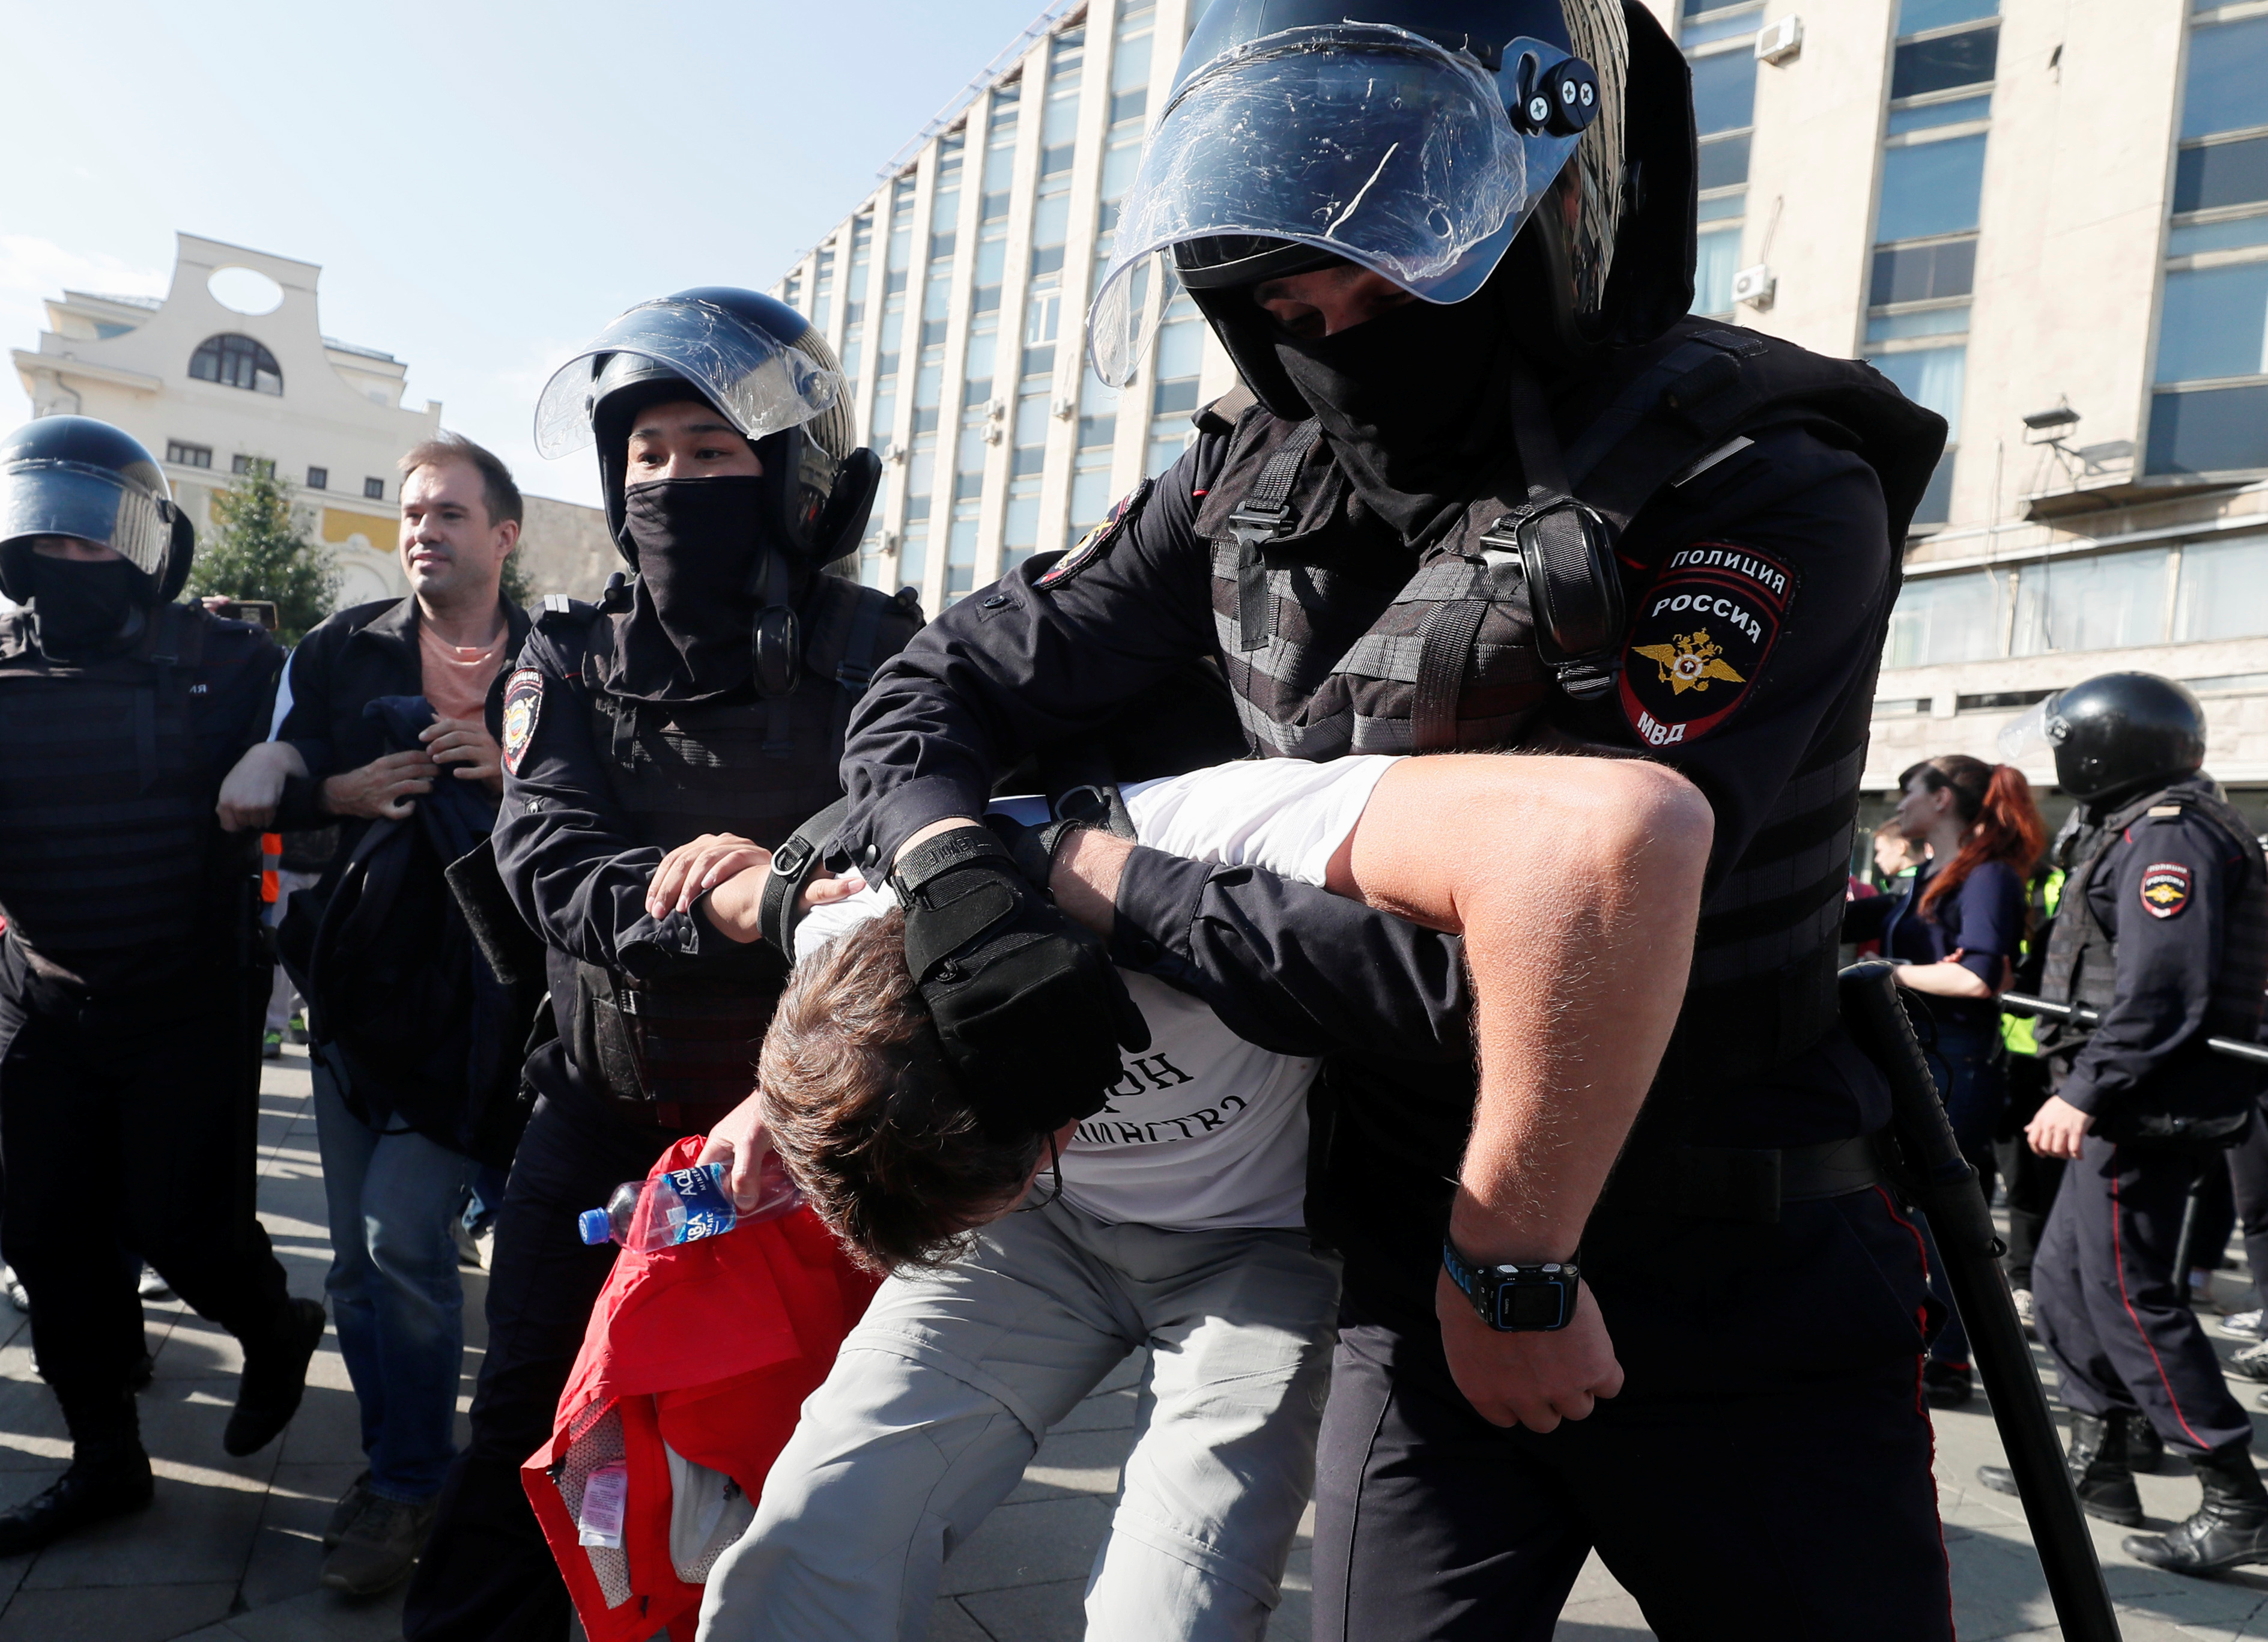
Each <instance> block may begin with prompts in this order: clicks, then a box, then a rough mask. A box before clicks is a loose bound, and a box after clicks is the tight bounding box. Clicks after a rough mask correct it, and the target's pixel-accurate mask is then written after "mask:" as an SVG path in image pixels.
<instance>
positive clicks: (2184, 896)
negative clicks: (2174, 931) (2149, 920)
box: [2142, 861, 2191, 918]
mask: <svg viewBox="0 0 2268 1642" xmlns="http://www.w3.org/2000/svg"><path fill="white" fill-rule="evenodd" d="M2190 884H2191V880H2190V869H2189V868H2188V867H2187V866H2185V865H2183V864H2182V863H2181V862H2179V861H2153V862H2151V863H2150V865H2147V866H2146V867H2144V868H2143V869H2142V910H2143V911H2145V912H2147V913H2148V914H2149V915H2150V916H2151V917H2154V918H2171V917H2180V916H2181V913H2182V909H2183V908H2184V907H2186V906H2188V905H2189V903H2190Z"/></svg>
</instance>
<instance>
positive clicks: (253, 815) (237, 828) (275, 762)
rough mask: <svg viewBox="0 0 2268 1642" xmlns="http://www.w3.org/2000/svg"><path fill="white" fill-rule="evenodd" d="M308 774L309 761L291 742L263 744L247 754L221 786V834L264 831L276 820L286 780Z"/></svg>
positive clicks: (218, 810)
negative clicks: (307, 762) (277, 808)
mask: <svg viewBox="0 0 2268 1642" xmlns="http://www.w3.org/2000/svg"><path fill="white" fill-rule="evenodd" d="M306 773H307V765H306V760H304V759H302V758H301V757H300V756H299V749H298V747H293V746H292V745H291V743H290V742H289V741H262V742H261V744H260V745H259V746H257V747H252V748H250V749H249V750H247V752H246V753H245V755H244V756H243V757H242V758H239V759H238V760H237V761H236V768H235V769H232V770H230V771H229V772H228V775H227V777H226V778H225V779H224V780H223V781H222V782H221V784H220V801H219V802H218V803H217V804H215V805H214V806H213V813H214V814H217V815H218V816H219V817H220V824H221V830H222V831H224V832H259V831H262V830H264V829H265V828H267V827H269V825H270V824H271V823H272V822H273V821H275V819H276V805H277V804H278V803H279V802H281V801H282V799H283V797H284V782H285V780H286V779H288V778H289V777H292V776H304V775H306Z"/></svg>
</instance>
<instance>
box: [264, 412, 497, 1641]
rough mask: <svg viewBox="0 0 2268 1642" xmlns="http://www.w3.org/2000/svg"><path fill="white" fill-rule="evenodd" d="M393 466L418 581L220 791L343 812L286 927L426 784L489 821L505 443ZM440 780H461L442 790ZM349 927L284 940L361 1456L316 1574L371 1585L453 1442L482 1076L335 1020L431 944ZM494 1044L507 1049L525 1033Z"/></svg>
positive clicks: (300, 694)
mask: <svg viewBox="0 0 2268 1642" xmlns="http://www.w3.org/2000/svg"><path fill="white" fill-rule="evenodd" d="M401 470H402V475H403V478H402V485H401V565H402V570H403V572H404V573H405V574H406V575H407V576H408V578H409V585H410V588H411V592H410V593H409V597H407V598H404V599H401V600H395V601H392V602H382V603H373V604H365V605H358V606H357V607H354V608H352V609H349V610H342V611H340V612H339V613H338V614H337V615H334V616H332V617H331V618H330V619H329V620H328V621H327V622H324V623H323V624H322V625H321V626H320V627H318V628H316V629H315V630H314V631H313V632H312V633H310V634H308V635H307V637H306V641H305V642H304V643H302V644H300V646H299V647H298V650H297V651H295V652H293V654H292V657H291V666H290V668H289V670H288V672H287V674H286V676H285V685H286V688H287V689H288V690H289V692H290V703H289V709H288V711H286V712H285V713H284V718H283V721H282V724H281V725H280V726H279V727H278V729H277V732H276V739H275V740H272V741H270V742H269V743H267V744H266V745H264V746H262V747H255V748H254V749H253V751H252V752H250V753H249V754H247V755H246V757H245V760H244V762H243V763H242V764H240V765H239V767H238V769H237V770H236V771H235V772H234V774H233V775H232V777H231V782H230V786H229V788H228V789H226V790H225V791H224V793H223V799H222V802H223V806H224V811H225V812H228V811H229V810H230V809H231V808H233V809H234V810H235V811H237V812H239V813H240V814H242V815H244V816H246V817H247V818H250V819H254V820H259V821H260V824H261V825H262V826H267V825H269V824H271V822H270V821H269V820H266V819H262V816H263V814H272V815H273V822H272V824H275V825H278V826H281V827H284V828H300V827H314V826H324V825H328V824H329V823H331V822H333V821H337V822H339V823H341V838H340V845H339V849H338V851H337V853H336V855H335V858H334V860H333V865H332V866H331V868H330V870H329V871H328V873H326V874H325V876H324V880H323V881H322V883H321V884H320V885H319V886H318V887H317V888H316V890H315V891H314V892H313V899H312V902H309V903H307V904H306V905H303V906H302V907H301V908H300V909H299V913H300V917H298V918H295V919H294V920H293V921H292V924H291V927H292V928H295V929H296V928H298V927H302V926H303V925H302V920H304V919H305V917H306V914H308V913H309V912H312V911H313V909H314V908H315V907H320V906H325V905H327V904H328V902H329V901H330V900H331V898H332V897H333V896H335V895H336V894H337V892H338V889H339V886H340V884H341V880H342V877H343V876H344V875H345V874H346V873H350V872H351V871H353V870H354V868H355V867H356V866H357V865H358V864H362V863H363V862H364V858H365V855H366V854H367V853H368V851H369V850H370V848H371V847H372V846H374V845H376V844H377V843H380V842H384V841H385V840H383V839H381V837H380V836H379V834H378V833H377V832H376V831H374V829H378V828H383V829H384V831H385V832H386V833H387V834H388V835H391V834H394V833H396V832H399V831H401V830H402V828H401V827H400V826H399V825H398V824H399V823H404V822H408V823H409V824H410V826H411V827H415V826H416V822H418V821H427V820H432V819H435V818H433V817H414V812H415V810H416V806H418V804H419V801H420V799H421V798H422V799H423V800H424V802H425V803H426V804H428V805H432V804H437V803H438V802H439V801H440V799H441V798H442V797H444V796H447V797H449V798H451V799H452V800H453V805H452V807H453V809H456V810H465V809H468V807H469V811H470V820H471V821H473V823H475V825H476V826H477V828H479V829H480V830H485V829H486V828H487V827H489V826H490V825H492V824H493V823H494V820H495V815H496V804H497V795H498V794H499V793H500V792H502V790H503V771H502V768H501V762H500V761H501V756H502V755H501V753H500V751H499V749H498V747H497V743H496V740H495V739H494V738H493V737H492V736H490V733H489V731H488V728H487V725H486V724H485V722H484V721H483V713H484V705H485V703H486V700H487V697H488V694H489V687H490V684H492V683H493V682H494V681H495V680H496V678H497V674H498V673H499V671H500V670H501V669H502V667H503V666H504V662H505V661H506V659H508V658H509V657H511V656H512V655H513V654H515V653H516V652H518V651H519V645H520V642H521V641H522V640H523V639H524V638H525V637H527V630H528V618H527V612H525V611H523V610H521V609H520V608H519V607H518V606H516V605H514V604H512V603H511V602H510V601H509V600H506V599H504V597H503V595H502V593H500V592H499V581H500V578H501V577H502V574H503V571H504V560H505V558H506V557H507V556H510V554H511V553H512V549H513V547H514V546H515V545H516V544H517V543H518V541H519V522H520V497H519V489H518V487H516V486H515V485H514V484H513V483H512V475H511V474H510V472H509V471H507V470H506V468H504V464H503V463H502V462H501V461H499V460H497V458H496V457H495V456H493V455H491V454H490V453H489V452H487V451H486V450H483V449H482V447H481V446H479V445H475V444H474V443H473V442H472V441H470V440H469V439H465V438H459V437H456V436H454V435H445V436H444V437H442V438H438V439H433V440H431V441H428V442H427V443H425V444H423V445H419V446H417V447H416V449H415V450H412V451H411V452H410V453H409V454H408V455H407V456H405V457H403V458H402V460H401ZM405 697H411V698H414V697H422V698H423V700H424V702H425V703H428V704H430V706H431V709H432V714H433V718H432V722H431V725H427V726H426V727H425V728H424V729H423V732H422V733H419V732H416V731H412V730H409V729H407V728H406V727H405V725H406V724H407V722H408V721H409V718H415V717H422V716H423V715H422V714H417V713H416V710H415V708H414V707H413V706H411V705H410V704H409V703H403V702H398V701H397V700H395V699H394V698H405ZM405 710H407V711H405ZM412 738H415V739H412ZM442 780H447V781H452V782H453V783H455V784H457V790H456V791H455V792H452V793H449V794H446V795H445V794H438V793H435V792H434V783H435V782H436V781H442ZM413 817H414V819H413ZM459 830H460V832H461V831H463V830H464V829H462V828H460V829H459ZM475 836H476V835H475ZM399 842H400V843H401V845H403V846H404V847H407V848H409V849H411V850H413V853H412V854H411V856H410V860H409V869H408V870H409V872H411V873H414V874H416V877H418V878H419V879H420V880H425V881H423V883H422V885H419V886H411V885H408V884H403V885H399V886H396V887H395V888H394V893H393V894H392V895H391V896H390V897H388V899H389V900H390V902H392V903H393V904H394V905H395V906H400V905H402V904H404V903H406V902H411V901H413V900H417V899H418V898H419V895H420V892H421V890H422V895H423V903H425V904H430V905H432V906H434V907H437V908H440V909H444V911H445V914H446V905H447V892H446V886H445V885H444V884H442V882H441V881H440V877H439V874H440V869H441V868H442V867H443V866H446V865H447V862H446V860H445V859H442V858H441V853H442V852H437V851H435V850H431V849H422V848H417V847H416V846H417V844H418V843H419V842H420V841H419V840H417V839H415V838H402V839H401V840H399ZM398 927H399V926H397V928H398ZM382 933H383V932H382ZM352 944H353V943H351V942H349V943H345V944H344V945H342V946H339V947H338V948H337V950H339V951H340V952H341V954H342V956H343V957H345V958H347V959H348V960H349V961H350V962H351V963H352V964H353V965H354V966H355V968H356V976H355V979H354V982H353V983H352V984H351V985H350V984H349V983H347V982H346V981H344V980H343V979H341V978H339V977H337V976H335V975H334V976H332V978H331V980H330V983H329V984H328V985H327V984H326V980H325V976H326V968H325V965H324V963H323V962H322V961H321V958H322V955H323V954H322V950H321V946H320V945H318V946H317V947H316V949H315V950H313V951H309V952H304V953H298V954H296V955H297V956H299V957H313V958H315V959H317V960H318V961H317V962H316V964H315V966H314V968H315V973H314V974H313V976H308V977H306V979H307V981H308V983H309V984H310V985H311V986H312V987H313V989H314V990H313V992H312V993H311V995H310V998H309V1003H310V1006H311V1009H312V1011H313V1016H312V1019H311V1021H310V1026H311V1027H312V1034H313V1039H314V1044H313V1055H312V1057H311V1058H312V1060H313V1071H314V1081H315V1112H316V1122H317V1129H318V1133H319V1135H320V1141H321V1146H322V1157H323V1185H324V1189H325V1192H326V1194H327V1196H328V1199H329V1204H330V1220H331V1241H332V1248H333V1249H334V1251H335V1252H334V1255H333V1259H332V1265H331V1271H330V1276H329V1278H328V1287H329V1290H330V1293H331V1303H332V1312H333V1314H334V1315H335V1317H336V1318H337V1320H338V1328H339V1346H340V1350H341V1352H342V1354H343V1355H344V1356H345V1358H346V1360H347V1371H348V1373H350V1375H351V1376H352V1378H353V1380H354V1385H355V1394H356V1395H357V1397H358V1398H359V1399H360V1401H361V1403H362V1423H363V1433H362V1434H363V1451H364V1453H365V1454H366V1455H367V1456H368V1458H369V1462H370V1465H369V1469H367V1470H365V1472H364V1473H363V1474H362V1475H361V1476H359V1477H357V1478H356V1479H355V1482H354V1484H353V1486H351V1487H350V1488H349V1489H348V1491H347V1492H346V1495H345V1497H344V1498H342V1499H341V1500H340V1501H339V1504H338V1508H337V1510H336V1511H335V1513H333V1515H332V1519H331V1523H330V1528H329V1531H328V1534H327V1535H326V1543H328V1545H329V1546H330V1547H331V1554H330V1556H329V1557H328V1560H327V1561H326V1562H325V1564H324V1567H323V1582H324V1583H325V1584H326V1585H328V1586H331V1587H334V1588H335V1589H339V1590H342V1591H346V1592H348V1593H350V1594H353V1595H357V1596H363V1595H369V1594H372V1593H374V1592H377V1591H379V1590H383V1589H385V1588H386V1587H388V1586H391V1585H393V1584H394V1583H395V1582H397V1581H398V1580H400V1579H403V1578H405V1577H407V1576H408V1574H409V1569H410V1567H411V1565H412V1564H413V1563H414V1562H415V1561H416V1556H417V1552H418V1550H419V1549H420V1547H421V1546H422V1545H423V1543H424V1538H425V1535H426V1533H427V1531H428V1530H429V1528H430V1527H431V1522H432V1518H433V1510H434V1500H435V1498H436V1497H437V1496H438V1494H439V1492H440V1491H441V1479H442V1476H443V1475H444V1474H445V1473H446V1471H447V1469H448V1466H449V1462H450V1460H451V1458H452V1457H453V1454H455V1452H456V1448H455V1441H454V1435H453V1427H454V1423H455V1419H456V1411H457V1381H458V1375H459V1373H460V1367H461V1364H462V1359H463V1355H464V1316H463V1310H464V1297H463V1291H462V1289H461V1287H460V1284H459V1281H458V1277H457V1255H456V1245H455V1242H454V1240H453V1237H452V1235H451V1232H450V1221H451V1219H452V1218H453V1216H454V1215H456V1214H457V1213H458V1211H460V1209H461V1208H462V1206H463V1203H464V1194H465V1187H466V1183H467V1182H468V1179H469V1178H470V1175H471V1172H472V1168H473V1164H472V1160H470V1159H469V1158H468V1157H467V1156H466V1155H465V1154H464V1152H463V1151H462V1150H461V1149H460V1148H461V1147H463V1146H464V1145H466V1144H468V1142H467V1139H466V1123H467V1116H468V1113H467V1106H468V1101H469V1100H470V1099H471V1098H472V1093H473V1092H472V1091H471V1090H469V1089H468V1088H467V1087H465V1086H464V1080H462V1079H457V1080H454V1081H452V1082H445V1083H444V1084H443V1085H442V1086H441V1087H440V1088H439V1089H438V1091H435V1090H433V1089H431V1088H427V1087H423V1086H413V1085H412V1084H411V1083H410V1082H409V1079H406V1078H405V1077H403V1076H401V1074H400V1073H399V1072H398V1071H395V1070H394V1069H395V1068H396V1067H398V1066H400V1065H402V1064H407V1062H406V1061H405V1060H404V1059H403V1058H402V1057H400V1056H397V1055H395V1054H394V1053H390V1052H387V1051H389V1050H390V1049H403V1050H407V1051H411V1052H412V1053H411V1054H410V1055H409V1059H411V1060H414V1059H415V1058H416V1057H415V1055H414V1051H415V1050H416V1049H420V1048H423V1047H425V1046H423V1045H404V1044H401V1043H400V1042H398V1040H399V1039H400V1038H401V1032H400V1031H399V1030H398V1029H394V1028H389V1029H388V1030H387V1035H388V1036H390V1037H393V1038H394V1039H395V1040H397V1042H394V1043H393V1044H385V1043H379V1044H374V1045H373V1044H369V1043H367V1042H365V1036H366V1035H365V1036H358V1035H357V1032H356V1030H355V1028H354V1027H353V1025H352V1024H351V1023H350V1022H349V1021H348V1020H346V1019H345V1017H346V1012H348V1011H349V1010H350V1009H352V1010H355V1011H357V1012H365V1011H367V1010H369V1009H370V1008H371V1007H372V1005H374V1004H378V1003H379V1002H380V1000H379V999H376V998H373V997H372V993H373V992H387V991H391V990H398V988H397V986H394V985H389V983H388V980H387V977H388V976H400V977H403V979H404V980H405V981H406V979H407V977H410V976H416V975H418V974H419V973H420V972H421V971H423V970H424V969H426V968H428V967H429V966H430V965H431V963H432V962H433V961H435V957H436V954H434V953H432V952H431V951H426V950H418V951H405V952H399V953H373V952H368V951H348V950H346V947H347V946H351V945H352ZM381 944H382V943H381ZM403 944H408V943H406V942H405V943H403ZM419 944H420V945H422V944H423V943H422V942H421V943H419ZM290 949H291V943H290V942H289V941H288V940H287V950H290ZM327 992H328V994H329V996H326V995H325V994H326V993H327ZM348 994H352V996H349V995H348ZM413 1015H414V1016H415V1017H416V1019H415V1020H413V1032H414V1030H415V1028H416V1027H429V1028H430V1030H431V1032H432V1033H433V1034H434V1035H437V1037H438V1036H439V1035H446V1034H448V1033H451V1032H454V1031H460V1030H461V1029H462V1027H461V1023H460V1022H458V1021H454V1020H438V1019H435V1016H436V1015H438V1011H429V1012H416V1011H414V1010H413ZM476 1019H477V1018H476ZM479 1029H484V1030H490V1031H494V1030H495V1029H496V1028H495V1027H494V1025H493V1024H492V1023H487V1022H480V1023H479ZM433 1047H436V1048H438V1047H439V1045H438V1043H437V1044H436V1045H434V1046H433ZM505 1047H507V1048H508V1049H509V1050H510V1051H511V1052H512V1053H514V1054H516V1053H517V1051H518V1049H519V1036H518V1035H514V1036H513V1038H512V1042H511V1043H510V1044H509V1045H508V1046H505ZM374 1051H375V1053H374ZM455 1064H464V1061H463V1058H462V1057H460V1058H459V1059H458V1061H457V1062H456V1063H455Z"/></svg>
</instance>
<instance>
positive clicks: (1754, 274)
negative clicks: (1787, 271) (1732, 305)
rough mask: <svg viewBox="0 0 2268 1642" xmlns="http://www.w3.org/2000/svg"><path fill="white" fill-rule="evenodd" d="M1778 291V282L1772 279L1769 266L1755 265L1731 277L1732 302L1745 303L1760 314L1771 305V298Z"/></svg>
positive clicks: (1763, 264) (1761, 263)
mask: <svg viewBox="0 0 2268 1642" xmlns="http://www.w3.org/2000/svg"><path fill="white" fill-rule="evenodd" d="M1778 289H1779V281H1778V280H1777V279H1775V278H1773V277H1772V271H1771V265H1770V264H1768V263H1764V262H1759V263H1757V264H1756V266H1755V267H1754V268H1744V269H1742V270H1741V271H1740V272H1739V273H1737V274H1735V275H1734V276H1733V300H1734V302H1736V303H1742V302H1744V303H1746V304H1748V306H1750V307H1752V308H1755V309H1756V310H1758V311H1759V312H1761V311H1762V310H1764V309H1765V308H1769V307H1770V306H1771V305H1772V296H1773V294H1774V293H1775V292H1776V291H1778Z"/></svg>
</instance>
